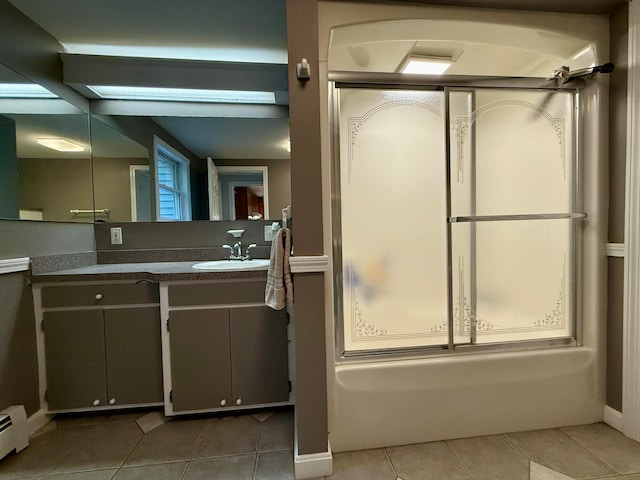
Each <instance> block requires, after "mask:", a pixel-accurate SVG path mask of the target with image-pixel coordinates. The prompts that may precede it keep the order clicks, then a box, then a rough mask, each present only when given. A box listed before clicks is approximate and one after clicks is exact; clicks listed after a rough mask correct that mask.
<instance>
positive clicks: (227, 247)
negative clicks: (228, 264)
mask: <svg viewBox="0 0 640 480" xmlns="http://www.w3.org/2000/svg"><path fill="white" fill-rule="evenodd" d="M222 248H225V249H227V250H229V260H231V257H233V247H232V246H231V245H227V244H226V243H225V244H224V245H222Z"/></svg>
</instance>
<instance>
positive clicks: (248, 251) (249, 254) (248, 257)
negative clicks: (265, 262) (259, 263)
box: [246, 243, 258, 260]
mask: <svg viewBox="0 0 640 480" xmlns="http://www.w3.org/2000/svg"><path fill="white" fill-rule="evenodd" d="M257 246H258V245H257V244H255V243H252V244H251V245H249V246H248V247H247V250H246V257H247V260H251V249H252V248H256V247H257Z"/></svg>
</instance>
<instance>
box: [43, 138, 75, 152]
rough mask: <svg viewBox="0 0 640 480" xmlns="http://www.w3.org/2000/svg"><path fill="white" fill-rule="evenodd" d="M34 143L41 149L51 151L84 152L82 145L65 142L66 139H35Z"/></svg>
mask: <svg viewBox="0 0 640 480" xmlns="http://www.w3.org/2000/svg"><path fill="white" fill-rule="evenodd" d="M36 142H38V143H39V144H40V145H42V146H43V147H47V148H51V149H53V150H58V151H59V152H82V151H84V147H83V146H82V145H78V144H77V143H73V142H72V141H71V140H67V139H66V138H62V137H54V138H37V139H36Z"/></svg>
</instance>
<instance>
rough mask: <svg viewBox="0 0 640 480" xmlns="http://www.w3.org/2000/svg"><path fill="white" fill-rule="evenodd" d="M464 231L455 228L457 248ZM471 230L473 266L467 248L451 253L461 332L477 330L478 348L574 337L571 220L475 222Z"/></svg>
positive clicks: (456, 314) (463, 226)
mask: <svg viewBox="0 0 640 480" xmlns="http://www.w3.org/2000/svg"><path fill="white" fill-rule="evenodd" d="M468 228H469V226H468V224H454V225H453V228H452V233H453V237H454V239H455V238H457V237H460V238H461V239H462V241H461V242H458V243H457V244H458V245H460V244H464V242H465V239H464V237H465V235H466V231H467V230H468ZM475 228H476V234H475V247H476V248H475V264H474V266H473V267H471V264H470V262H469V259H468V256H467V255H465V254H466V252H468V251H469V250H465V249H464V248H460V249H456V250H454V255H453V258H454V264H456V262H457V265H459V268H458V269H455V268H454V282H453V283H454V286H458V287H457V288H454V295H453V301H454V319H455V320H456V322H458V324H459V325H460V326H461V328H462V333H469V334H473V331H474V330H475V338H476V340H475V342H474V343H478V344H481V343H495V342H507V341H518V340H537V339H543V338H556V337H570V336H573V335H574V331H573V322H572V320H571V319H572V308H573V302H572V297H573V296H572V280H571V278H572V275H571V271H572V267H571V260H570V259H571V244H572V243H571V238H572V231H571V228H572V220H535V221H505V222H479V223H477V224H476V226H475ZM456 242H457V241H456V240H454V245H456ZM467 266H469V268H474V274H473V275H471V274H470V273H469V272H468V271H466V270H465V269H467ZM472 281H475V290H474V288H473V287H472V285H471V282H472Z"/></svg>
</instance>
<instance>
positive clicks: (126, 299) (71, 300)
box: [42, 283, 160, 308]
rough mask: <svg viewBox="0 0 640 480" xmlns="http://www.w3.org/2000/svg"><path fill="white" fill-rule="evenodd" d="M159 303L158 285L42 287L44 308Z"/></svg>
mask: <svg viewBox="0 0 640 480" xmlns="http://www.w3.org/2000/svg"><path fill="white" fill-rule="evenodd" d="M159 302H160V293H159V291H158V285H156V284H150V283H138V284H127V285H118V284H110V285H78V286H69V285H65V286H55V285H53V286H48V287H42V306H43V307H44V308H47V307H81V306H91V305H130V304H136V303H159Z"/></svg>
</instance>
